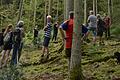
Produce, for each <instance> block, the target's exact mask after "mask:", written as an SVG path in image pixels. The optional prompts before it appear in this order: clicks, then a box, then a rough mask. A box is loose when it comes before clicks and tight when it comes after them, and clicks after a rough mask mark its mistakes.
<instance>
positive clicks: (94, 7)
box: [93, 0, 97, 16]
mask: <svg viewBox="0 0 120 80" xmlns="http://www.w3.org/2000/svg"><path fill="white" fill-rule="evenodd" d="M96 2H97V1H96V0H93V12H94V15H95V16H96V15H97V12H96V10H97V4H96Z"/></svg>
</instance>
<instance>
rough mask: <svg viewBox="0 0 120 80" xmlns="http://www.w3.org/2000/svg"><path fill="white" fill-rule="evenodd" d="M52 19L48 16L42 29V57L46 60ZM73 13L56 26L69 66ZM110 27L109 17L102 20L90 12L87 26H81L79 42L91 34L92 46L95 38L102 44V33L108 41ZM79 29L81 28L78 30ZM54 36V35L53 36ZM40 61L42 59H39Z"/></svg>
mask: <svg viewBox="0 0 120 80" xmlns="http://www.w3.org/2000/svg"><path fill="white" fill-rule="evenodd" d="M51 19H52V17H51V16H50V15H49V16H47V25H46V26H45V27H44V31H45V35H44V42H43V50H42V51H43V52H42V56H41V57H44V56H46V55H47V57H46V58H49V48H48V46H49V42H50V38H51V30H52V23H51ZM73 24H74V12H73V11H71V12H70V13H69V19H68V20H65V21H64V22H63V23H62V24H61V25H57V24H56V25H57V28H59V30H60V33H61V35H62V39H63V43H64V44H65V53H66V56H67V58H68V62H69V63H68V64H69V65H70V59H71V48H72V37H73V29H74V26H73ZM110 25H111V20H110V17H108V16H107V14H106V15H105V17H104V18H102V17H101V15H100V14H97V15H96V16H95V15H94V12H93V11H90V15H89V17H88V20H87V24H81V27H82V38H81V41H84V40H85V39H87V38H88V35H89V33H90V32H92V33H93V45H95V44H96V39H97V36H99V40H100V41H99V43H100V44H101V43H102V42H103V38H102V36H103V32H105V37H106V38H107V39H108V38H109V37H110ZM80 29H81V28H80ZM55 35H56V34H55ZM41 59H42V58H41Z"/></svg>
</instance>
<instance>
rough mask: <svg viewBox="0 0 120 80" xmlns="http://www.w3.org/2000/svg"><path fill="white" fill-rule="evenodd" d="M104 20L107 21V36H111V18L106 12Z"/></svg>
mask: <svg viewBox="0 0 120 80" xmlns="http://www.w3.org/2000/svg"><path fill="white" fill-rule="evenodd" d="M103 20H104V22H105V37H106V38H109V37H110V25H111V19H110V17H109V16H108V15H107V14H105V17H104V19H103Z"/></svg>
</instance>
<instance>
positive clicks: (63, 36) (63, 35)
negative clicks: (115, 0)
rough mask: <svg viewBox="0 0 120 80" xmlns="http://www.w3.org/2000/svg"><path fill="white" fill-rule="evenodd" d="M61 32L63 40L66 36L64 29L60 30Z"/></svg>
mask: <svg viewBox="0 0 120 80" xmlns="http://www.w3.org/2000/svg"><path fill="white" fill-rule="evenodd" d="M59 31H60V34H61V37H62V39H65V34H64V31H63V30H62V28H59Z"/></svg>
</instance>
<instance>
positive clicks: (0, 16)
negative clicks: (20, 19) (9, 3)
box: [0, 0, 2, 26]
mask: <svg viewBox="0 0 120 80" xmlns="http://www.w3.org/2000/svg"><path fill="white" fill-rule="evenodd" d="M0 5H1V8H2V0H1V1H0ZM0 26H2V14H1V15H0Z"/></svg>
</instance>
